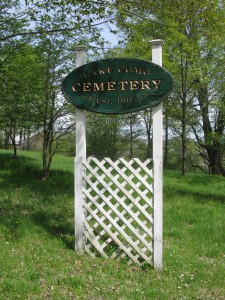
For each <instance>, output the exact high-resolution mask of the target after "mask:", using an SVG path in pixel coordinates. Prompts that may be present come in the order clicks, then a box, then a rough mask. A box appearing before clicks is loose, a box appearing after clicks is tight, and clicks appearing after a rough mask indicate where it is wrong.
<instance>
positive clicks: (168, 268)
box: [0, 150, 225, 300]
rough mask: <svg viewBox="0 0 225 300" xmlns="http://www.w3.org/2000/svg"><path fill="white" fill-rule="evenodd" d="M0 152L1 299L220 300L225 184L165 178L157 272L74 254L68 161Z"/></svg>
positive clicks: (193, 177)
mask: <svg viewBox="0 0 225 300" xmlns="http://www.w3.org/2000/svg"><path fill="white" fill-rule="evenodd" d="M11 157H12V153H11V152H9V151H2V150H1V151H0V299H4V300H6V299H10V300H14V299H30V300H33V299H40V300H42V299H53V300H55V299H56V300H57V299H60V300H62V299H65V300H67V299H73V300H74V299H83V300H91V299H93V300H94V299H95V300H103V299H104V300H107V299H110V300H113V299H115V300H142V299H146V300H148V299H159V300H160V299H162V300H164V299H179V300H182V299H193V300H194V299H202V300H204V299H216V300H217V299H225V289H224V286H225V282H224V278H225V249H224V248H225V247H224V242H225V236H224V234H225V230H224V229H225V228H224V227H225V226H224V224H225V213H224V204H225V178H222V177H218V176H210V175H204V174H197V173H196V174H194V173H192V174H188V175H187V176H186V177H182V176H181V175H180V174H179V173H178V172H174V171H173V172H172V171H165V172H164V245H163V251H164V252H163V253H164V255H163V272H162V273H157V272H155V271H154V270H152V269H151V267H148V266H145V267H142V268H140V267H137V266H135V265H132V266H127V265H126V264H125V263H124V262H117V261H115V260H106V259H103V258H95V259H93V258H91V257H89V256H88V255H83V256H78V255H77V254H76V253H75V252H74V249H73V245H74V234H73V232H74V225H73V224H74V220H73V159H72V158H68V157H63V156H57V157H55V158H54V160H53V166H52V172H51V177H50V178H49V179H48V180H47V181H41V180H39V179H38V178H39V177H40V176H39V175H40V171H41V155H40V153H31V152H30V153H29V152H19V156H18V159H16V160H13V159H12V158H11Z"/></svg>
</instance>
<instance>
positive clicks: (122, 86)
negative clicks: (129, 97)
mask: <svg viewBox="0 0 225 300" xmlns="http://www.w3.org/2000/svg"><path fill="white" fill-rule="evenodd" d="M119 84H121V89H120V90H121V91H125V90H126V85H127V84H128V82H127V81H120V82H118V85H119Z"/></svg>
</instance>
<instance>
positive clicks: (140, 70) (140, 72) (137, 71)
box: [134, 67, 142, 74]
mask: <svg viewBox="0 0 225 300" xmlns="http://www.w3.org/2000/svg"><path fill="white" fill-rule="evenodd" d="M134 72H135V73H137V74H142V68H140V69H138V68H137V67H134Z"/></svg>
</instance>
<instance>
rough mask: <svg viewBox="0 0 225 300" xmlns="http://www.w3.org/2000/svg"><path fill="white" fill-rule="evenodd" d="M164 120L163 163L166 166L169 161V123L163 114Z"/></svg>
mask: <svg viewBox="0 0 225 300" xmlns="http://www.w3.org/2000/svg"><path fill="white" fill-rule="evenodd" d="M165 120H166V129H165V150H164V165H165V167H167V166H168V161H169V153H168V144H169V124H168V116H165Z"/></svg>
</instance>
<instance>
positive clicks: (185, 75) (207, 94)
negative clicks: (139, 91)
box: [117, 0, 224, 175]
mask: <svg viewBox="0 0 225 300" xmlns="http://www.w3.org/2000/svg"><path fill="white" fill-rule="evenodd" d="M117 24H118V26H119V28H120V30H123V32H125V34H126V41H125V42H124V45H123V46H124V48H125V51H126V52H129V51H131V53H132V55H133V53H135V54H136V55H140V54H141V57H146V53H148V54H147V55H149V50H148V51H147V52H146V49H147V47H148V41H149V40H150V39H152V38H154V37H156V38H162V39H164V41H165V45H164V66H165V67H166V68H167V69H168V70H171V71H172V75H173V76H174V78H175V87H174V93H173V97H172V99H173V106H175V107H176V109H173V108H172V109H171V110H170V109H169V110H168V112H169V111H170V112H171V113H175V115H173V118H177V119H178V120H180V122H181V140H182V161H183V163H182V174H183V175H185V174H186V172H187V165H188V156H187V141H188V138H189V132H190V129H192V130H193V132H194V133H195V136H196V140H197V141H198V142H199V145H200V146H201V147H202V148H204V149H206V150H207V151H206V152H207V159H208V161H209V165H210V170H211V172H212V173H213V174H216V173H220V174H222V175H223V174H224V171H223V169H224V167H223V166H222V161H221V159H222V155H221V153H222V152H223V151H222V147H223V144H222V143H221V141H223V136H224V124H223V121H222V120H223V119H224V111H223V109H222V106H221V105H220V104H221V102H223V99H222V98H221V93H220V94H219V93H218V86H217V89H216V88H215V87H216V85H215V84H216V83H217V84H218V78H217V77H218V76H217V73H218V72H216V70H218V69H219V70H220V69H221V68H220V65H221V60H222V59H223V57H224V56H223V54H224V50H223V49H224V40H223V38H222V36H221V31H222V28H223V26H224V3H223V2H221V1H208V0H205V1H194V2H180V1H176V0H174V1H163V2H154V1H142V2H141V3H138V2H137V1H129V4H128V2H123V3H122V4H119V3H118V10H117ZM139 53H140V54H139ZM149 56H150V55H149ZM223 78H224V77H222V78H221V77H220V80H219V84H220V88H219V90H221V89H223V88H224V80H223ZM215 95H216V97H217V101H214V99H215ZM219 103H220V104H219ZM165 105H166V104H165ZM212 115H214V116H215V118H212ZM216 116H217V117H216ZM202 136H203V138H202ZM215 137H216V139H215ZM218 137H219V138H218ZM209 141H210V142H209ZM215 157H216V159H215Z"/></svg>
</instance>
